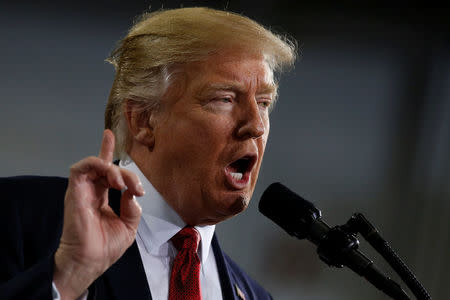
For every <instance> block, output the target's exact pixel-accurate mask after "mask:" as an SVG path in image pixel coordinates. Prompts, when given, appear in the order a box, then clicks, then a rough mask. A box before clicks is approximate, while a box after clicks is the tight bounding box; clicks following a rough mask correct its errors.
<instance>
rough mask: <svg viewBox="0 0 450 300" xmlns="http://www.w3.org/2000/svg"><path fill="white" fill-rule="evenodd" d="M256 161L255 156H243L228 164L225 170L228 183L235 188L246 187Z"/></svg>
mask: <svg viewBox="0 0 450 300" xmlns="http://www.w3.org/2000/svg"><path fill="white" fill-rule="evenodd" d="M256 160H257V156H256V155H245V156H243V157H241V158H239V159H237V160H235V161H233V162H232V163H231V164H229V165H228V166H227V167H226V168H225V172H226V175H227V178H228V181H229V183H230V184H231V185H232V186H234V187H236V188H242V187H244V186H245V185H247V183H248V182H249V179H250V174H251V171H252V169H253V167H254V166H255V164H256Z"/></svg>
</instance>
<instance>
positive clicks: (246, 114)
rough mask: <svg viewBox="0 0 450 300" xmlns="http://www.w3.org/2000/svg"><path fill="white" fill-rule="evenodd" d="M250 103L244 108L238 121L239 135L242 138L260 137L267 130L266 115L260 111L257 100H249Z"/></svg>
mask: <svg viewBox="0 0 450 300" xmlns="http://www.w3.org/2000/svg"><path fill="white" fill-rule="evenodd" d="M247 103H248V104H249V105H246V106H245V107H243V108H242V111H241V118H240V121H239V123H238V128H237V134H236V135H237V137H238V138H241V139H246V138H253V139H256V138H259V137H261V136H262V135H263V134H264V132H265V131H266V125H265V123H264V118H265V116H264V115H262V114H263V113H262V112H261V111H260V108H259V107H258V104H257V103H256V101H255V100H252V101H248V102H247Z"/></svg>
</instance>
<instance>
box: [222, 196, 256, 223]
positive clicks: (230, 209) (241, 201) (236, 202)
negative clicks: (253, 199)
mask: <svg viewBox="0 0 450 300" xmlns="http://www.w3.org/2000/svg"><path fill="white" fill-rule="evenodd" d="M249 203H250V196H248V195H247V194H238V195H236V194H234V195H232V196H230V195H228V196H227V197H226V201H225V202H223V203H222V205H221V206H222V209H221V213H222V215H223V216H225V218H226V219H228V218H230V217H232V216H234V215H237V214H239V213H241V212H243V211H244V210H245V209H246V208H247V207H248V204H249Z"/></svg>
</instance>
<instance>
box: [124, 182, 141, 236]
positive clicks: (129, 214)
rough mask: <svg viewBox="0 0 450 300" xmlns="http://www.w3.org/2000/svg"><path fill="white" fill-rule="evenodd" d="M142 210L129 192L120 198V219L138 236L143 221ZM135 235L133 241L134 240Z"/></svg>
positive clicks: (126, 191)
mask: <svg viewBox="0 0 450 300" xmlns="http://www.w3.org/2000/svg"><path fill="white" fill-rule="evenodd" d="M141 213H142V208H141V206H140V205H139V203H138V202H137V201H136V198H135V197H134V196H133V194H132V193H131V192H130V191H129V190H125V191H124V192H123V193H122V198H120V219H121V220H122V221H123V222H124V223H125V225H127V227H128V228H129V229H130V230H133V231H134V235H135V234H136V231H137V228H138V225H139V221H140V219H141ZM134 235H133V239H134Z"/></svg>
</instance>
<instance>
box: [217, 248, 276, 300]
mask: <svg viewBox="0 0 450 300" xmlns="http://www.w3.org/2000/svg"><path fill="white" fill-rule="evenodd" d="M223 258H224V260H225V262H226V264H227V265H228V268H229V272H230V276H232V277H233V279H234V281H235V282H236V283H238V284H239V286H234V287H233V288H234V289H236V291H235V293H237V294H239V293H241V292H245V294H247V296H249V297H246V298H245V299H258V300H259V299H272V296H271V295H270V294H269V292H267V291H266V290H265V289H264V288H263V287H262V286H261V285H260V284H259V283H258V282H257V281H256V280H254V279H253V278H251V277H250V276H249V275H248V274H247V273H246V272H245V271H244V270H243V269H242V268H241V267H240V266H239V265H238V264H237V263H236V262H235V261H234V260H233V259H231V258H230V257H229V256H228V255H227V254H226V253H223ZM239 289H242V290H239Z"/></svg>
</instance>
